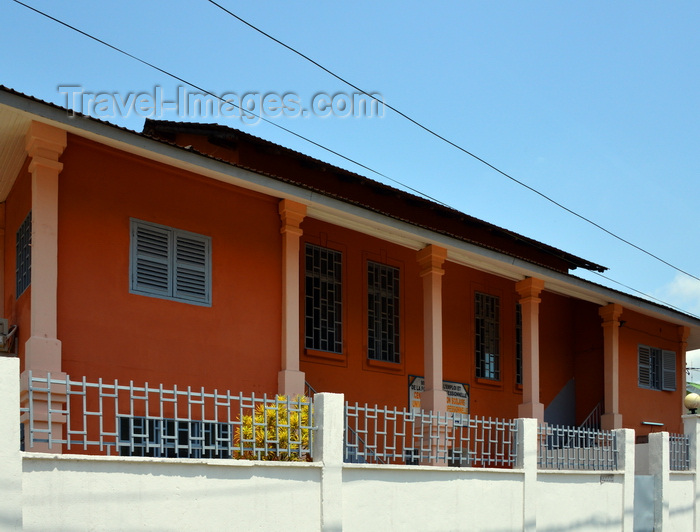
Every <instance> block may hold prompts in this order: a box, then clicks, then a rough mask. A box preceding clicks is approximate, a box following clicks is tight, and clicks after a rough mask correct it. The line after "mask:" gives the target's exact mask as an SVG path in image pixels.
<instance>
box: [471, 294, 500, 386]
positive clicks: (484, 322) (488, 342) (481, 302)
mask: <svg viewBox="0 0 700 532" xmlns="http://www.w3.org/2000/svg"><path fill="white" fill-rule="evenodd" d="M474 317H475V342H476V347H475V353H476V376H477V377H480V378H483V379H491V380H499V379H500V378H501V370H500V360H499V358H500V301H499V298H498V297H496V296H492V295H489V294H482V293H480V292H476V293H475V294H474Z"/></svg>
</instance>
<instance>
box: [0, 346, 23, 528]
mask: <svg viewBox="0 0 700 532" xmlns="http://www.w3.org/2000/svg"><path fill="white" fill-rule="evenodd" d="M0 405H2V408H0V486H1V487H0V530H15V529H17V530H20V529H21V528H22V456H21V455H20V451H19V359H18V358H8V357H2V356H0Z"/></svg>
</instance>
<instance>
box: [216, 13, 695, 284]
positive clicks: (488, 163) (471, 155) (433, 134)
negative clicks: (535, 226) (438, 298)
mask: <svg viewBox="0 0 700 532" xmlns="http://www.w3.org/2000/svg"><path fill="white" fill-rule="evenodd" d="M207 2H209V3H210V4H212V5H214V6H216V7H218V8H219V9H221V10H222V11H224V12H225V13H227V14H228V15H230V16H231V17H233V18H235V19H236V20H238V21H239V22H241V23H242V24H245V25H246V26H248V27H249V28H251V29H252V30H254V31H256V32H258V33H260V34H261V35H264V36H265V37H267V38H268V39H270V40H272V41H274V42H276V43H277V44H279V45H280V46H282V47H284V48H286V49H287V50H289V51H290V52H292V53H294V54H296V55H298V56H299V57H301V58H303V59H304V60H306V61H308V62H309V63H311V64H313V65H315V66H316V67H318V68H320V69H321V70H323V71H324V72H326V73H327V74H329V75H331V76H332V77H334V78H335V79H337V80H339V81H341V82H342V83H345V84H346V85H348V86H349V87H351V88H353V89H355V90H356V91H358V92H361V93H362V94H364V95H366V96H369V97H370V98H372V99H373V100H374V101H377V102H379V100H378V99H377V98H375V97H374V96H373V95H372V94H370V93H369V92H367V91H366V90H364V89H362V88H361V87H358V86H357V85H355V84H354V83H352V82H350V81H348V80H347V79H346V78H344V77H342V76H340V75H338V74H336V73H335V72H333V71H332V70H330V69H329V68H327V67H325V66H323V65H322V64H320V63H319V62H318V61H315V60H314V59H312V58H310V57H309V56H308V55H306V54H304V53H302V52H300V51H299V50H297V49H296V48H293V47H292V46H290V45H288V44H286V43H284V42H282V41H281V40H279V39H277V38H275V37H273V36H272V35H270V34H269V33H267V32H265V31H263V30H262V29H260V28H258V27H257V26H255V25H253V24H251V23H250V22H248V21H247V20H245V19H243V18H242V17H240V16H238V15H236V14H235V13H233V12H232V11H230V10H229V9H226V8H225V7H224V6H222V5H221V4H219V3H218V2H215V1H214V0H207ZM380 103H382V104H383V105H384V107H386V108H388V109H390V110H392V111H393V112H395V113H396V114H398V115H399V116H401V117H402V118H404V119H406V120H408V121H409V122H410V123H412V124H413V125H415V126H417V127H419V128H420V129H422V130H423V131H425V132H426V133H428V134H430V135H432V136H434V137H436V138H438V139H439V140H441V141H443V142H445V143H447V144H449V145H450V146H452V147H453V148H456V149H457V150H459V151H461V152H462V153H465V154H466V155H468V156H469V157H472V158H474V159H476V160H477V161H479V162H480V163H482V164H484V165H486V166H488V167H489V168H491V169H492V170H494V171H495V172H497V173H499V174H501V175H502V176H504V177H506V178H508V179H510V180H511V181H513V182H514V183H517V184H518V185H520V186H522V187H524V188H526V189H527V190H529V191H530V192H533V193H535V194H537V195H538V196H540V197H541V198H543V199H545V200H546V201H548V202H550V203H552V204H554V205H556V206H557V207H559V208H560V209H563V210H564V211H566V212H568V213H569V214H572V215H574V216H576V217H577V218H579V219H581V220H583V221H584V222H587V223H588V224H590V225H592V226H594V227H596V228H597V229H600V230H601V231H603V232H605V233H607V234H608V235H610V236H612V237H613V238H616V239H617V240H619V241H620V242H623V243H625V244H627V245H628V246H631V247H633V248H634V249H636V250H638V251H641V252H642V253H644V254H646V255H648V256H649V257H652V258H654V259H656V260H657V261H659V262H661V263H663V264H665V265H666V266H668V267H670V268H673V269H674V270H676V271H678V272H680V273H682V274H684V275H687V276H688V277H692V278H693V279H695V280H697V281H700V277H697V276H695V275H693V274H692V273H689V272H687V271H685V270H683V269H681V268H679V267H677V266H675V265H673V264H671V263H670V262H668V261H666V260H664V259H662V258H661V257H659V256H658V255H655V254H654V253H652V252H651V251H647V250H646V249H644V248H642V247H640V246H638V245H636V244H634V243H633V242H630V241H629V240H627V239H625V238H623V237H621V236H619V235H617V234H616V233H613V232H612V231H610V230H609V229H606V228H605V227H603V226H602V225H600V224H598V223H596V222H594V221H593V220H591V219H590V218H587V217H586V216H584V215H582V214H579V213H578V212H576V211H574V210H572V209H570V208H568V207H566V206H565V205H563V204H562V203H559V202H558V201H556V200H554V199H553V198H551V197H549V196H547V195H546V194H544V193H543V192H540V191H539V190H537V189H535V188H534V187H531V186H530V185H528V184H527V183H524V182H523V181H520V180H518V179H516V178H515V177H513V176H512V175H510V174H508V173H507V172H505V171H503V170H501V169H500V168H498V167H496V166H495V165H493V164H491V163H490V162H488V161H486V160H485V159H482V158H481V157H479V156H478V155H476V154H474V153H473V152H471V151H469V150H467V149H466V148H464V147H463V146H460V145H459V144H457V143H455V142H453V141H451V140H449V139H448V138H446V137H444V136H443V135H441V134H439V133H437V132H436V131H435V130H433V129H431V128H429V127H428V126H425V125H423V124H422V123H420V122H418V121H417V120H415V119H413V118H411V117H410V116H408V115H407V114H406V113H404V112H403V111H401V110H399V109H397V108H396V107H393V106H392V105H390V104H388V103H386V102H380Z"/></svg>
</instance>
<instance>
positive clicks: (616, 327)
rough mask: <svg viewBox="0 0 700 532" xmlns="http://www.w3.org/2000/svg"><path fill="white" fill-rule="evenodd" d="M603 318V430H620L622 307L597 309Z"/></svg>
mask: <svg viewBox="0 0 700 532" xmlns="http://www.w3.org/2000/svg"><path fill="white" fill-rule="evenodd" d="M598 314H599V315H600V317H601V318H603V378H604V379H605V393H604V397H605V401H604V412H603V415H602V417H601V419H600V425H601V428H602V429H603V430H613V429H621V428H622V414H621V413H620V316H621V315H622V305H618V304H617V303H610V304H609V305H606V306H604V307H601V308H599V309H598Z"/></svg>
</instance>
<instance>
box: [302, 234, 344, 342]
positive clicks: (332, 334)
mask: <svg viewBox="0 0 700 532" xmlns="http://www.w3.org/2000/svg"><path fill="white" fill-rule="evenodd" d="M342 259H343V257H342V254H341V253H340V251H335V250H332V249H327V248H323V247H320V246H315V245H312V244H306V282H305V288H304V293H305V303H304V306H305V338H306V340H305V346H306V348H307V349H315V350H318V351H328V352H331V353H342V352H343V277H342Z"/></svg>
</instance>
